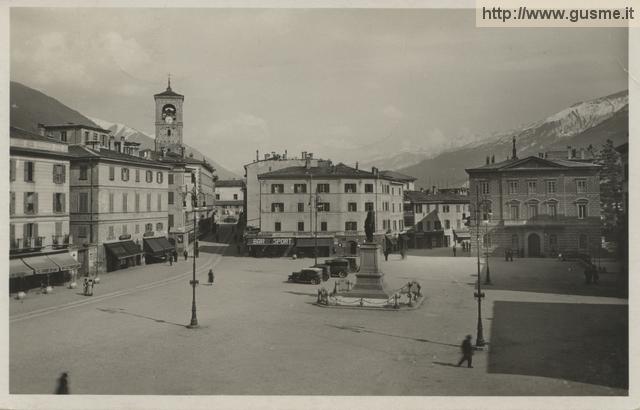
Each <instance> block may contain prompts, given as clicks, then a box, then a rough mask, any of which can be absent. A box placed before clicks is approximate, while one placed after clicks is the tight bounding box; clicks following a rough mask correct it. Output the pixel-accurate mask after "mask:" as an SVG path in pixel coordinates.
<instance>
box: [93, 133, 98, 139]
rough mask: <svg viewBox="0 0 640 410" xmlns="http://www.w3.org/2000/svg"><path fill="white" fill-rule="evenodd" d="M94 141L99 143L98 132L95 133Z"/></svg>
mask: <svg viewBox="0 0 640 410" xmlns="http://www.w3.org/2000/svg"><path fill="white" fill-rule="evenodd" d="M93 140H94V141H98V133H97V132H94V133H93Z"/></svg>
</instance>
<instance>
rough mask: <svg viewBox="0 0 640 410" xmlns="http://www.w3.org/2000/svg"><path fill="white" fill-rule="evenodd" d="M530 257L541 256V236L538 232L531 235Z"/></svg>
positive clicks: (529, 240)
mask: <svg viewBox="0 0 640 410" xmlns="http://www.w3.org/2000/svg"><path fill="white" fill-rule="evenodd" d="M528 242H529V257H537V256H540V236H538V234H536V233H532V234H530V235H529V239H528Z"/></svg>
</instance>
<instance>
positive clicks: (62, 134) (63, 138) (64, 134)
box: [60, 131, 67, 142]
mask: <svg viewBox="0 0 640 410" xmlns="http://www.w3.org/2000/svg"><path fill="white" fill-rule="evenodd" d="M60 141H62V142H67V131H60Z"/></svg>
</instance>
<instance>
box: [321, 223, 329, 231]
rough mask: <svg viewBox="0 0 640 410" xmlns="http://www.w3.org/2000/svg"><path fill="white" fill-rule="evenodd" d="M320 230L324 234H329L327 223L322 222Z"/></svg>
mask: <svg viewBox="0 0 640 410" xmlns="http://www.w3.org/2000/svg"><path fill="white" fill-rule="evenodd" d="M320 230H321V231H322V232H327V223H326V222H324V221H323V222H320Z"/></svg>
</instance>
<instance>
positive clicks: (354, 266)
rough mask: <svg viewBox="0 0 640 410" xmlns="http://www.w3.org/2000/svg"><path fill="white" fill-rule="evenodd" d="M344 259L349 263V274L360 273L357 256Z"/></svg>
mask: <svg viewBox="0 0 640 410" xmlns="http://www.w3.org/2000/svg"><path fill="white" fill-rule="evenodd" d="M343 259H346V260H348V261H349V272H358V271H359V270H360V267H359V266H358V258H357V257H355V256H345V257H344V258H343Z"/></svg>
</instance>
